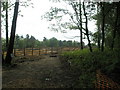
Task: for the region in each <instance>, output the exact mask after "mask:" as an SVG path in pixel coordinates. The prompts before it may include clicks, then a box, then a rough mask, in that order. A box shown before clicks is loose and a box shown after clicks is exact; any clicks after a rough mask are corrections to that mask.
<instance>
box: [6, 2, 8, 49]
mask: <svg viewBox="0 0 120 90" xmlns="http://www.w3.org/2000/svg"><path fill="white" fill-rule="evenodd" d="M7 48H8V1H6V49H7Z"/></svg>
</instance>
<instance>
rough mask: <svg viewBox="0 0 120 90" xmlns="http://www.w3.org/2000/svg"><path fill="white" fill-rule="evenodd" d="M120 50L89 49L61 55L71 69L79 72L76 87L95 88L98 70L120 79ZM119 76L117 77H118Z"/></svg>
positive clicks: (114, 78) (117, 80)
mask: <svg viewBox="0 0 120 90" xmlns="http://www.w3.org/2000/svg"><path fill="white" fill-rule="evenodd" d="M119 53H120V51H118V50H117V51H116V50H114V51H112V50H108V49H106V50H105V51H104V52H101V51H99V50H97V49H94V50H93V52H92V53H91V52H89V50H88V49H83V50H77V51H69V52H63V53H62V54H61V56H62V57H63V58H64V60H65V61H66V62H67V63H69V64H70V67H71V70H72V71H74V73H78V75H79V76H78V77H76V78H77V79H76V81H75V82H76V83H75V85H74V87H76V88H78V87H79V88H94V84H95V79H96V70H101V72H103V73H104V74H106V75H108V77H110V78H112V79H113V80H114V81H116V82H118V83H119V81H120V77H119V76H120V66H119V65H120V60H119V59H120V54H119ZM116 78H117V79H116Z"/></svg>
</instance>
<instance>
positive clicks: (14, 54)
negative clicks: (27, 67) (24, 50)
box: [14, 48, 16, 56]
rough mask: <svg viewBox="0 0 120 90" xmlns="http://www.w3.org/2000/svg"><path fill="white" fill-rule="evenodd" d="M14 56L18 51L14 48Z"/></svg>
mask: <svg viewBox="0 0 120 90" xmlns="http://www.w3.org/2000/svg"><path fill="white" fill-rule="evenodd" d="M14 56H16V49H15V48H14Z"/></svg>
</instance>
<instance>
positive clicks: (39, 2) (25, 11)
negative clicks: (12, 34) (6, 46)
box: [2, 0, 95, 41]
mask: <svg viewBox="0 0 120 90" xmlns="http://www.w3.org/2000/svg"><path fill="white" fill-rule="evenodd" d="M31 2H32V3H33V6H34V8H32V7H31V6H30V7H27V8H25V7H21V6H20V7H19V9H20V10H21V13H20V14H22V15H23V17H21V16H18V20H17V28H16V34H19V35H23V36H24V37H25V36H26V34H29V35H33V36H34V37H35V38H36V39H38V40H43V37H46V38H48V39H49V38H52V37H56V38H57V39H58V40H76V41H79V38H74V39H68V38H66V37H71V36H79V31H77V30H75V31H69V32H68V33H61V32H54V31H51V30H50V29H48V27H49V22H48V21H47V20H46V19H43V20H41V16H42V15H44V14H45V12H47V11H49V9H50V7H51V6H58V7H66V4H64V3H63V4H57V3H53V2H50V1H49V0H32V1H31ZM89 29H90V30H92V31H94V29H95V23H93V22H91V23H89ZM2 36H5V33H3V35H2Z"/></svg>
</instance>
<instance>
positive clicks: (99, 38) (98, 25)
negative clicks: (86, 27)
mask: <svg viewBox="0 0 120 90" xmlns="http://www.w3.org/2000/svg"><path fill="white" fill-rule="evenodd" d="M97 14H99V3H97ZM98 18H99V16H98ZM100 26H101V25H100V24H99V22H98V21H97V28H98V49H99V50H100V40H101V37H100V36H101V33H100Z"/></svg>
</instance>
